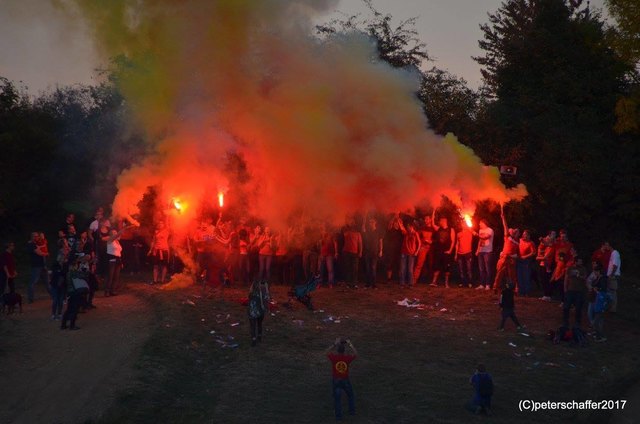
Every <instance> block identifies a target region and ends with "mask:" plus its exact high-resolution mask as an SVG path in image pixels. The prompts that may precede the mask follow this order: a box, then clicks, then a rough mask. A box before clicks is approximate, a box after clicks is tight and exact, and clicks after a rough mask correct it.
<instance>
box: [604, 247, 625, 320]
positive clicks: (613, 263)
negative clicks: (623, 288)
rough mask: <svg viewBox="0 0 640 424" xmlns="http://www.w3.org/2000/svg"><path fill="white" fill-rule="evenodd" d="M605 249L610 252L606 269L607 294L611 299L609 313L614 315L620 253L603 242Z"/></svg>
mask: <svg viewBox="0 0 640 424" xmlns="http://www.w3.org/2000/svg"><path fill="white" fill-rule="evenodd" d="M605 247H606V248H608V249H609V250H611V256H610V257H609V266H608V267H607V292H608V293H609V296H610V298H611V304H610V306H609V312H613V313H616V312H617V310H618V284H619V283H620V265H622V263H621V261H620V252H618V251H617V250H616V249H614V248H613V247H611V245H610V244H609V243H608V242H605Z"/></svg>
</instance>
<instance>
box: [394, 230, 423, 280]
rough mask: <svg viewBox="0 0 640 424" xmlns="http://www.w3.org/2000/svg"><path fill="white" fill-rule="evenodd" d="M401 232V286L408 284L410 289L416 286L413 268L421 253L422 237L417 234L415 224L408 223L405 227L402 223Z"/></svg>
mask: <svg viewBox="0 0 640 424" xmlns="http://www.w3.org/2000/svg"><path fill="white" fill-rule="evenodd" d="M400 231H402V235H403V237H402V247H401V249H400V270H399V273H398V274H399V276H400V277H399V279H400V281H399V282H400V286H402V285H403V284H406V285H407V286H408V287H413V286H415V285H416V281H415V279H414V274H413V268H414V266H415V263H416V256H418V252H419V251H420V235H419V234H418V233H417V232H416V228H415V225H414V224H413V222H409V223H407V226H406V227H405V226H404V224H403V223H402V221H400Z"/></svg>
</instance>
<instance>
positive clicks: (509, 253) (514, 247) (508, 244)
mask: <svg viewBox="0 0 640 424" xmlns="http://www.w3.org/2000/svg"><path fill="white" fill-rule="evenodd" d="M500 217H501V218H502V228H503V230H504V246H503V247H502V252H500V259H498V263H497V264H496V279H495V280H494V282H493V292H494V293H497V292H498V289H500V288H501V287H502V280H503V278H504V277H505V275H507V277H508V279H509V280H510V281H511V283H512V284H511V286H512V287H517V286H518V275H517V273H516V259H517V257H518V251H519V243H518V240H519V238H520V230H519V229H517V228H509V227H508V226H507V220H506V218H505V217H504V208H503V207H502V205H500Z"/></svg>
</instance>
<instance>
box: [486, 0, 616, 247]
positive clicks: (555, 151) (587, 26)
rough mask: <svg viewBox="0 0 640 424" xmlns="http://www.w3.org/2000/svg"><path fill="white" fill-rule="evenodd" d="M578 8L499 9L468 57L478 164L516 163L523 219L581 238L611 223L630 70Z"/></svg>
mask: <svg viewBox="0 0 640 424" xmlns="http://www.w3.org/2000/svg"><path fill="white" fill-rule="evenodd" d="M581 3H582V2H581V1H574V2H570V3H567V2H565V1H564V0H509V1H507V2H505V3H503V5H502V7H501V8H500V9H499V10H498V11H497V12H496V13H494V14H491V15H490V19H489V24H486V25H482V26H481V29H482V31H483V33H484V37H483V40H481V41H480V42H479V44H480V47H481V49H482V50H483V51H484V52H485V54H484V56H481V57H478V58H475V59H476V61H477V62H478V63H480V64H481V65H482V66H483V69H482V73H483V79H484V82H485V84H486V86H485V90H486V93H487V95H488V99H489V101H488V102H487V104H486V107H485V110H484V111H483V112H482V113H481V114H480V115H479V124H478V127H479V128H480V131H481V137H480V138H481V140H482V142H481V144H482V147H483V148H482V149H480V150H481V151H482V152H483V155H484V159H485V160H488V161H489V162H490V163H494V164H505V163H508V164H510V165H515V166H518V169H519V176H520V178H522V180H523V181H522V182H524V183H525V184H526V185H527V187H528V188H529V192H530V193H531V195H530V198H529V199H528V200H527V201H526V202H524V203H523V204H522V205H521V206H520V208H521V210H520V212H521V214H522V218H523V220H524V221H525V222H530V223H533V224H534V225H537V226H538V227H539V228H541V229H546V228H549V227H557V226H558V225H568V226H570V227H573V228H576V229H581V230H582V229H586V228H590V229H591V231H588V232H587V231H584V232H582V234H583V235H584V237H585V241H586V238H589V237H594V238H599V237H601V236H603V235H604V233H605V232H606V231H607V228H610V227H609V226H608V225H609V224H611V222H610V214H611V208H610V205H611V204H612V202H613V193H612V191H611V189H610V188H611V186H612V184H614V181H615V172H614V169H613V168H612V166H611V164H612V163H616V161H617V160H618V159H619V158H618V156H617V150H616V147H617V146H616V142H617V139H616V136H615V134H614V133H613V131H612V128H613V125H614V123H615V113H614V110H615V104H616V100H617V98H618V96H619V95H620V93H622V92H624V90H625V88H626V80H625V72H626V71H627V66H626V64H625V62H624V61H623V60H621V59H620V57H619V56H617V55H616V54H615V52H614V51H613V49H612V48H611V46H610V45H609V44H608V42H607V38H606V31H605V28H604V23H603V22H602V20H601V18H600V16H599V15H598V14H597V13H593V12H592V11H591V10H590V9H589V7H588V6H587V7H583V6H582V5H581ZM474 147H475V146H474ZM489 155H490V156H489ZM487 156H489V157H487ZM590 241H591V242H593V240H590Z"/></svg>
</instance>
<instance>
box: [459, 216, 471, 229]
mask: <svg viewBox="0 0 640 424" xmlns="http://www.w3.org/2000/svg"><path fill="white" fill-rule="evenodd" d="M462 218H463V219H464V222H465V224H467V227H469V228H473V220H472V219H471V215H469V214H468V213H465V214H464V215H463V216H462Z"/></svg>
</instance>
